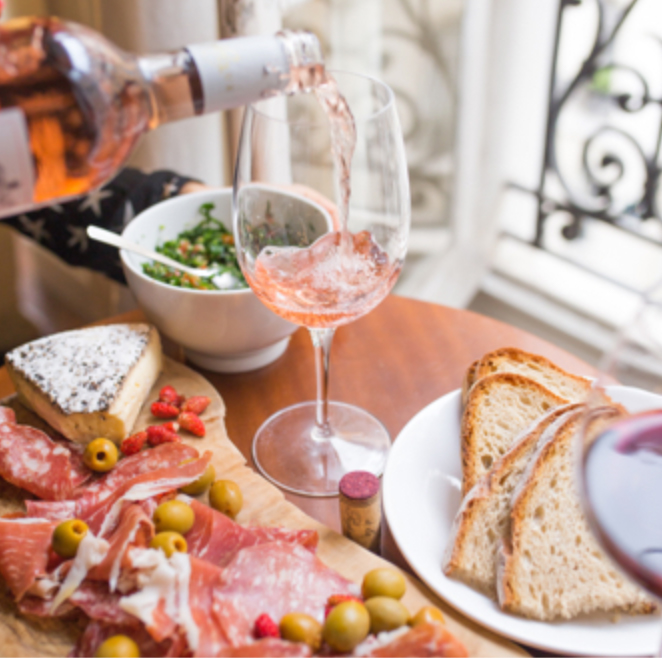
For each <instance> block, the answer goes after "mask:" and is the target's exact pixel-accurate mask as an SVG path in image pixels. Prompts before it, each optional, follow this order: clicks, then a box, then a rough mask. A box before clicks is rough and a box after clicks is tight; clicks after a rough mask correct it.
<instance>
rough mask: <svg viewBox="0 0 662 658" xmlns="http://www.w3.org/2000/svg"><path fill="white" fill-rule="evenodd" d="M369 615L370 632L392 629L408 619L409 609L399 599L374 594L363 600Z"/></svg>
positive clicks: (402, 624) (375, 632)
mask: <svg viewBox="0 0 662 658" xmlns="http://www.w3.org/2000/svg"><path fill="white" fill-rule="evenodd" d="M365 607H366V610H367V611H368V614H369V615H370V632H371V633H374V634H375V635H376V634H377V633H381V632H382V631H394V630H395V629H396V628H400V627H401V626H404V625H405V624H406V623H407V622H408V621H409V611H408V610H407V608H405V606H404V605H402V603H400V601H398V600H397V599H392V598H391V597H390V596H374V597H373V598H371V599H368V600H367V601H366V602H365Z"/></svg>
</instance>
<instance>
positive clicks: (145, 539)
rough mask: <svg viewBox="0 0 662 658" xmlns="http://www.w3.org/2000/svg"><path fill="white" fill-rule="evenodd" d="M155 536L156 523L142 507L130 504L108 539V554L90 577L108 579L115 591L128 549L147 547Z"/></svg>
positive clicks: (110, 587)
mask: <svg viewBox="0 0 662 658" xmlns="http://www.w3.org/2000/svg"><path fill="white" fill-rule="evenodd" d="M153 536H154V524H153V523H152V520H151V519H150V518H149V517H148V516H147V515H146V514H145V512H144V511H143V509H142V507H141V506H140V505H129V506H128V507H126V508H125V509H124V510H123V511H122V516H121V520H120V524H119V526H118V527H117V529H116V530H115V532H113V534H112V535H111V537H109V539H108V543H109V544H110V547H109V549H108V554H107V555H106V557H105V558H104V560H103V562H101V564H99V565H98V566H96V567H94V569H92V570H91V571H90V573H89V574H88V578H90V579H91V580H103V581H107V582H108V587H109V589H110V591H111V592H113V591H115V588H116V587H117V581H118V579H119V576H120V570H121V567H122V565H123V563H124V558H125V555H126V552H127V549H128V548H129V547H131V546H138V547H141V548H145V547H147V546H149V542H150V540H151V539H152V537H153Z"/></svg>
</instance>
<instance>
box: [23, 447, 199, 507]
mask: <svg viewBox="0 0 662 658" xmlns="http://www.w3.org/2000/svg"><path fill="white" fill-rule="evenodd" d="M199 456H200V453H199V452H198V451H197V450H196V449H195V448H193V447H192V446H188V445H185V444H183V443H164V444H162V445H160V446H156V447H155V448H151V449H150V450H143V451H142V452H139V453H137V454H135V455H131V456H130V457H124V458H123V459H121V460H120V461H119V462H118V463H117V465H116V466H115V468H113V470H112V471H110V472H108V473H106V474H105V475H103V476H101V477H100V478H97V479H95V480H93V481H92V482H90V483H88V484H86V485H85V486H82V487H79V488H78V489H77V490H76V491H74V492H73V493H72V495H71V498H75V499H76V502H75V503H74V501H73V500H67V501H61V502H60V503H58V504H56V503H42V502H40V501H27V502H26V507H27V511H28V516H35V517H39V518H43V519H53V520H64V519H70V518H72V517H74V516H78V517H79V518H82V516H85V515H86V514H87V513H88V512H89V510H91V509H93V508H94V507H96V506H98V505H99V504H100V503H101V502H103V501H104V500H106V499H107V498H108V497H110V496H112V494H113V493H115V491H117V490H118V489H119V488H120V487H122V486H123V485H125V484H126V483H127V482H129V481H131V480H135V479H136V478H137V477H138V476H140V475H143V474H145V473H152V472H154V471H158V470H161V469H164V468H170V467H172V466H177V465H179V464H181V463H182V462H183V461H186V460H187V459H196V458H197V457H199Z"/></svg>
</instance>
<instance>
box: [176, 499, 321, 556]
mask: <svg viewBox="0 0 662 658" xmlns="http://www.w3.org/2000/svg"><path fill="white" fill-rule="evenodd" d="M186 502H188V503H189V504H190V505H191V507H192V508H193V511H194V512H195V523H194V524H193V527H192V528H191V529H190V530H189V531H188V532H187V533H186V543H187V544H188V552H189V554H190V555H194V556H196V557H199V558H202V559H203V560H207V562H212V563H213V564H217V565H219V566H222V567H224V566H226V565H227V564H229V563H230V561H231V560H232V558H234V556H235V555H236V554H237V552H238V551H240V550H241V549H242V548H248V547H249V546H256V545H258V544H266V543H268V542H273V541H283V542H287V543H291V544H301V545H302V546H304V547H305V548H307V549H309V550H310V551H312V552H315V549H316V548H317V542H318V534H317V532H316V531H315V530H287V529H285V528H260V527H253V528H244V527H243V526H241V525H239V524H238V523H235V522H234V521H232V519H230V518H228V517H227V516H226V515H225V514H221V513H220V512H217V511H216V510H214V509H212V508H211V507H209V506H208V505H204V504H203V503H201V502H199V501H197V500H195V499H190V498H187V499H186Z"/></svg>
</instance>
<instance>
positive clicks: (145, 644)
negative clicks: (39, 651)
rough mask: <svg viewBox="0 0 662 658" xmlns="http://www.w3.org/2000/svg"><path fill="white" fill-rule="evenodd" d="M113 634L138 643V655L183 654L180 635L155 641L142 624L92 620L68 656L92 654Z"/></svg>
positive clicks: (183, 648) (183, 641)
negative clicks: (108, 622) (109, 622)
mask: <svg viewBox="0 0 662 658" xmlns="http://www.w3.org/2000/svg"><path fill="white" fill-rule="evenodd" d="M113 635H127V636H128V637H130V638H131V639H132V640H133V641H134V642H135V643H136V644H137V645H138V648H139V649H140V655H141V656H143V657H144V658H146V657H149V656H154V657H156V656H164V657H165V658H170V657H172V656H183V655H185V649H186V641H185V640H184V639H183V638H182V637H181V636H175V637H174V638H168V639H167V640H164V641H163V642H155V641H154V640H153V639H152V637H150V635H149V633H148V632H147V631H146V630H145V629H144V628H143V627H142V626H135V625H128V626H127V625H123V624H107V623H104V622H100V621H92V622H90V623H89V624H88V625H87V628H86V629H85V632H84V633H83V634H82V635H81V637H80V639H79V640H78V643H77V644H76V646H75V647H74V649H73V650H72V652H71V653H70V654H69V656H94V655H95V653H96V652H97V649H98V648H99V646H100V645H101V644H102V642H104V641H105V640H107V639H108V638H109V637H112V636H113Z"/></svg>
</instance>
